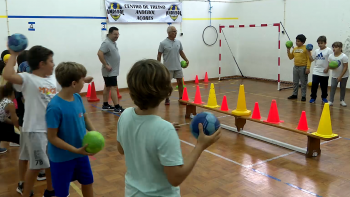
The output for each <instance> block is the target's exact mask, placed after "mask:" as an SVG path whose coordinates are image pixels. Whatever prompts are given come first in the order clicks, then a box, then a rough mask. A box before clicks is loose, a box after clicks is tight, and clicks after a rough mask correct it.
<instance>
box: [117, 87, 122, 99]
mask: <svg viewBox="0 0 350 197" xmlns="http://www.w3.org/2000/svg"><path fill="white" fill-rule="evenodd" d="M117 94H118V98H122V96H121V95H120V94H119V88H118V87H117Z"/></svg>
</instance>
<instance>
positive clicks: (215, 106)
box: [204, 105, 220, 108]
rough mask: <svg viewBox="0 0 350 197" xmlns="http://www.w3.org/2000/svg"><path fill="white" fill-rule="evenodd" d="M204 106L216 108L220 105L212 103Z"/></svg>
mask: <svg viewBox="0 0 350 197" xmlns="http://www.w3.org/2000/svg"><path fill="white" fill-rule="evenodd" d="M204 107H209V108H218V107H220V105H214V106H212V105H204Z"/></svg>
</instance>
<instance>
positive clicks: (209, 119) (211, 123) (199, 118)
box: [190, 112, 220, 138]
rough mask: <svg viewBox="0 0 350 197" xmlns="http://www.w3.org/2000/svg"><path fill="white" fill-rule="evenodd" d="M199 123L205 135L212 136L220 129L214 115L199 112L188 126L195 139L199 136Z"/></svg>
mask: <svg viewBox="0 0 350 197" xmlns="http://www.w3.org/2000/svg"><path fill="white" fill-rule="evenodd" d="M199 123H202V125H203V131H204V134H205V135H212V134H213V133H215V132H216V131H217V130H218V129H219V127H220V122H219V120H218V118H217V117H215V116H214V114H212V113H210V112H201V113H199V114H197V115H196V116H195V117H194V118H193V119H192V122H191V124H190V129H191V133H192V135H193V136H194V137H195V138H198V136H199V129H198V124H199Z"/></svg>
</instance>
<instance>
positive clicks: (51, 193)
mask: <svg viewBox="0 0 350 197" xmlns="http://www.w3.org/2000/svg"><path fill="white" fill-rule="evenodd" d="M54 196H55V190H53V191H49V190H47V189H46V190H45V192H44V195H43V197H54Z"/></svg>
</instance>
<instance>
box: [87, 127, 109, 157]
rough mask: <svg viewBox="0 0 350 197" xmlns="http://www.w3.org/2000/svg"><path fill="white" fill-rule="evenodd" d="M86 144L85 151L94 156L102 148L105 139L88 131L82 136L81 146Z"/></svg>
mask: <svg viewBox="0 0 350 197" xmlns="http://www.w3.org/2000/svg"><path fill="white" fill-rule="evenodd" d="M86 144H88V146H87V147H86V149H85V150H86V152H88V153H94V154H96V153H98V152H100V151H101V150H102V149H103V148H104V146H105V138H104V137H103V135H102V134H101V133H99V132H97V131H90V132H88V133H87V134H86V135H85V136H84V139H83V146H85V145H86Z"/></svg>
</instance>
